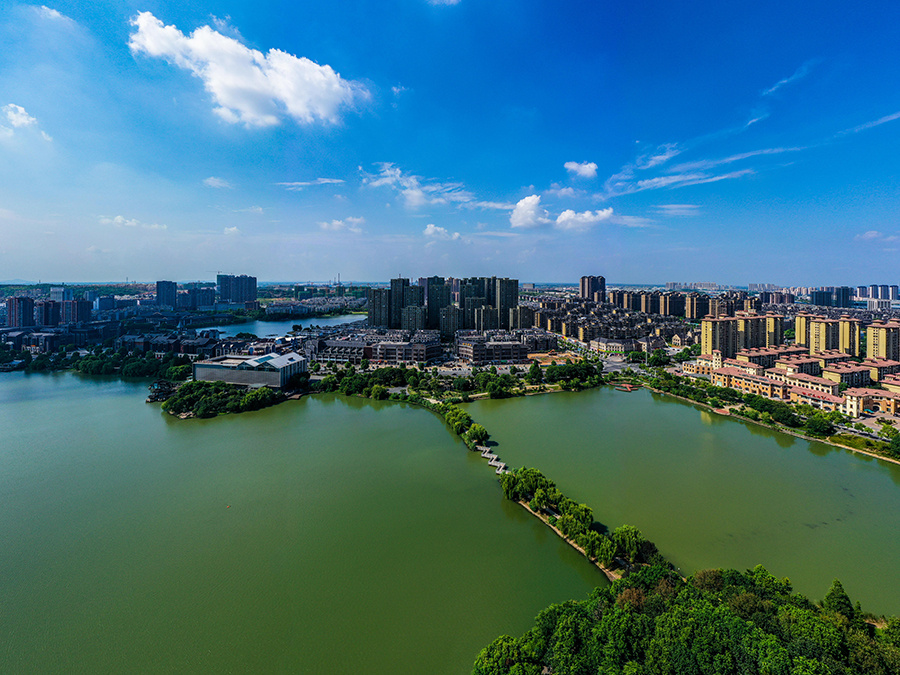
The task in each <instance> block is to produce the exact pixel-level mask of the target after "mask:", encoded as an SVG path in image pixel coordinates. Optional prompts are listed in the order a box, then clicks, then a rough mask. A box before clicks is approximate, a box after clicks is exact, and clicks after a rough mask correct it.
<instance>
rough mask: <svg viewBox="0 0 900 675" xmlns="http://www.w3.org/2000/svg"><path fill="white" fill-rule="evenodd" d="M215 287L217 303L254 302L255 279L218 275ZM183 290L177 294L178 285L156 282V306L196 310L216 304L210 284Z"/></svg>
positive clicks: (170, 282) (188, 286)
mask: <svg viewBox="0 0 900 675" xmlns="http://www.w3.org/2000/svg"><path fill="white" fill-rule="evenodd" d="M216 286H218V294H219V302H237V303H245V302H256V277H250V276H247V275H246V274H242V275H240V276H234V275H232V274H219V275H218V276H217V277H216ZM185 290H186V292H185V293H179V292H178V284H177V283H175V282H174V281H157V282H156V304H157V305H160V306H161V307H171V308H172V309H177V308H187V309H197V308H198V307H208V306H210V305H214V304H216V288H215V287H213V285H212V283H208V282H207V283H204V282H197V283H189V284H186V285H185Z"/></svg>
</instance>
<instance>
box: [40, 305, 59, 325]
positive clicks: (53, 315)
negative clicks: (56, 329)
mask: <svg viewBox="0 0 900 675" xmlns="http://www.w3.org/2000/svg"><path fill="white" fill-rule="evenodd" d="M61 305H62V303H59V302H56V301H55V300H43V301H41V302H38V303H36V305H35V307H36V309H37V325H38V326H58V325H59V322H60V320H61V318H62V314H61Z"/></svg>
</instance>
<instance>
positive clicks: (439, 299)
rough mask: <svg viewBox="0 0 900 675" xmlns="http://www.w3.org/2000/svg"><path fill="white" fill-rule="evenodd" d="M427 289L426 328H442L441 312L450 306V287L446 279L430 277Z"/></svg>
mask: <svg viewBox="0 0 900 675" xmlns="http://www.w3.org/2000/svg"><path fill="white" fill-rule="evenodd" d="M426 283H427V285H426V287H425V296H426V300H425V303H426V309H427V311H426V317H427V318H426V319H425V327H426V328H429V329H435V328H440V325H441V310H442V309H443V308H444V307H447V306H448V305H449V304H450V287H449V286H448V285H447V284H446V283H445V282H444V277H428V279H427V282H426Z"/></svg>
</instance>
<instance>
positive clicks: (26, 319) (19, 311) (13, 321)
mask: <svg viewBox="0 0 900 675" xmlns="http://www.w3.org/2000/svg"><path fill="white" fill-rule="evenodd" d="M6 324H7V325H8V326H9V327H10V328H26V327H28V326H33V325H34V300H32V299H31V298H28V297H25V296H15V297H12V298H9V299H8V300H7V301H6Z"/></svg>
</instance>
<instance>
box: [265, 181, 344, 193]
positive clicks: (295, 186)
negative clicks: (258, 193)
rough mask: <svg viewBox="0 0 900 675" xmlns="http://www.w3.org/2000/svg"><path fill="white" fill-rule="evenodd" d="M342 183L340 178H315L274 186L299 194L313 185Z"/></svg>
mask: <svg viewBox="0 0 900 675" xmlns="http://www.w3.org/2000/svg"><path fill="white" fill-rule="evenodd" d="M344 182H346V181H344V180H342V179H340V178H316V179H315V180H303V181H293V182H290V183H275V185H278V186H280V187H283V188H284V189H285V190H292V191H294V192H299V191H300V190H302V189H303V188H308V187H313V186H315V185H340V184H341V183H344Z"/></svg>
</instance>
